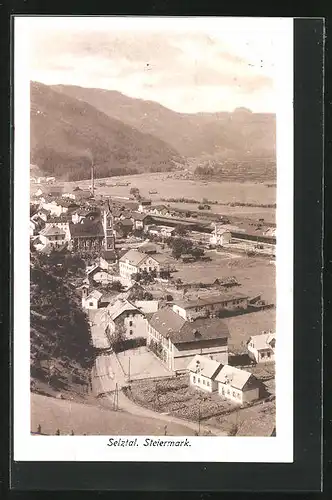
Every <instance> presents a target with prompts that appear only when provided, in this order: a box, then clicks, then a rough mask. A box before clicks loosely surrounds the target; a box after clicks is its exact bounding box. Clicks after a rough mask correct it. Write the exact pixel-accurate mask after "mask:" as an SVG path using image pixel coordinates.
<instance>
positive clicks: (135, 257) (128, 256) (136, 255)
mask: <svg viewBox="0 0 332 500" xmlns="http://www.w3.org/2000/svg"><path fill="white" fill-rule="evenodd" d="M146 258H147V255H146V254H145V253H142V252H139V251H138V250H133V249H132V250H129V251H128V252H126V253H125V254H124V255H122V257H121V258H120V262H126V261H127V260H128V261H129V264H131V265H132V266H138V264H140V263H141V262H143V260H144V259H146Z"/></svg>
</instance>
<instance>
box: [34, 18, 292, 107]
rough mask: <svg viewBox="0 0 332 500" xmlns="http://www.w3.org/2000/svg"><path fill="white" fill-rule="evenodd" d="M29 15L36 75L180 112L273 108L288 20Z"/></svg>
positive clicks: (37, 78)
mask: <svg viewBox="0 0 332 500" xmlns="http://www.w3.org/2000/svg"><path fill="white" fill-rule="evenodd" d="M202 19H203V21H202ZM208 19H210V21H209V22H207V20H208ZM30 20H31V21H29V42H30V62H29V68H30V79H31V80H34V81H39V82H42V83H45V84H69V85H79V86H82V87H94V88H101V89H110V90H117V91H119V92H122V93H123V94H125V95H127V96H130V97H135V98H141V99H145V100H151V101H157V102H159V103H160V104H162V105H164V106H166V107H168V108H170V109H173V110H175V111H178V112H182V113H196V112H204V111H205V112H215V111H232V110H234V109H235V108H237V107H246V108H249V109H251V110H252V111H254V112H275V111H276V95H275V76H276V61H277V58H278V48H279V46H280V41H281V38H282V37H283V36H284V34H285V25H284V23H283V20H280V19H279V20H278V19H262V18H260V19H259V18H256V19H247V20H245V19H244V18H241V19H239V18H237V19H236V18H219V19H218V18H205V19H204V18H191V19H190V18H189V19H188V18H187V19H183V18H182V19H179V18H176V19H174V18H173V19H170V18H168V19H167V18H164V19H160V18H154V19H152V18H150V19H146V18H145V20H144V18H140V19H138V18H105V17H104V18H100V17H99V18H98V17H96V18H77V17H76V18H75V17H69V18H59V17H58V18H56V17H55V18H30Z"/></svg>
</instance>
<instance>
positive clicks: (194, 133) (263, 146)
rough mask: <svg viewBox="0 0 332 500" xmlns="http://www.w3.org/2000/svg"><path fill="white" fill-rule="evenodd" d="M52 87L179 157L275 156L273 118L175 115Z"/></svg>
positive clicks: (105, 94)
mask: <svg viewBox="0 0 332 500" xmlns="http://www.w3.org/2000/svg"><path fill="white" fill-rule="evenodd" d="M52 89H53V90H55V91H57V92H59V93H61V94H65V95H68V96H71V97H74V98H76V99H79V100H81V101H84V102H87V103H89V104H91V105H92V106H94V107H96V109H99V110H101V111H103V112H104V113H106V114H107V115H108V116H111V117H113V118H116V119H118V120H121V121H122V122H124V123H127V124H129V125H131V126H133V127H135V128H136V129H138V130H140V131H141V132H144V133H148V134H153V135H155V136H156V137H159V138H160V139H162V140H163V141H166V142H167V143H168V144H170V145H171V146H172V147H173V148H175V149H176V150H177V151H179V153H180V154H182V155H184V156H188V157H197V156H200V155H202V154H215V153H216V154H218V155H220V154H223V155H224V156H226V155H227V156H228V157H229V156H231V157H234V158H243V157H246V156H247V155H248V151H249V155H251V156H262V155H263V156H267V157H270V156H271V157H274V155H275V136H276V132H275V127H276V124H275V115H273V114H269V113H265V114H263V113H252V112H251V111H250V110H247V109H245V108H239V109H238V110H235V111H234V112H233V113H228V112H220V113H196V114H188V113H187V114H185V113H183V114H182V113H177V112H175V111H172V110H170V109H167V108H165V107H164V106H162V105H160V104H158V103H156V102H152V101H144V100H142V99H134V98H131V97H128V96H125V95H123V94H121V93H120V92H116V91H113V90H103V89H93V88H83V87H77V86H71V85H54V86H52Z"/></svg>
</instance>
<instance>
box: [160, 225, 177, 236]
mask: <svg viewBox="0 0 332 500" xmlns="http://www.w3.org/2000/svg"><path fill="white" fill-rule="evenodd" d="M174 231H175V227H168V226H160V234H161V235H162V236H163V237H164V238H170V237H171V236H173V233H174Z"/></svg>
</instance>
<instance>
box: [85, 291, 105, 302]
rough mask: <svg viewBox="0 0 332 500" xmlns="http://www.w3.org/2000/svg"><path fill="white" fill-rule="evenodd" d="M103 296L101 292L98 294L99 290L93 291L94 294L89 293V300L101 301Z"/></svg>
mask: <svg viewBox="0 0 332 500" xmlns="http://www.w3.org/2000/svg"><path fill="white" fill-rule="evenodd" d="M102 296H103V294H102V293H101V292H98V290H92V292H90V293H89V295H88V296H87V299H97V300H99V299H101V297H102Z"/></svg>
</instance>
